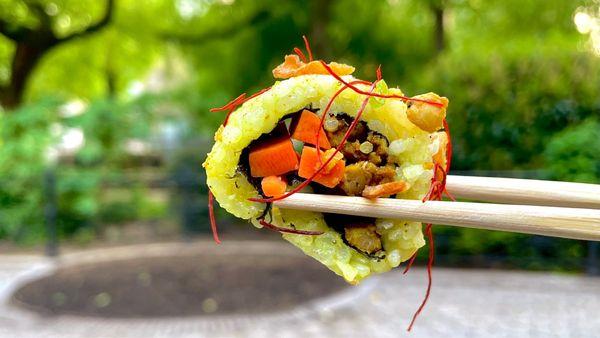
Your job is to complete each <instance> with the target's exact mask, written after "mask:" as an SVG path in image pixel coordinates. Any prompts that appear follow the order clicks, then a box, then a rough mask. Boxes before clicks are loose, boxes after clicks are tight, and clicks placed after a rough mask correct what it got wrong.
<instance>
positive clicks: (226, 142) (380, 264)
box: [203, 55, 450, 284]
mask: <svg viewBox="0 0 600 338" xmlns="http://www.w3.org/2000/svg"><path fill="white" fill-rule="evenodd" d="M311 59H312V57H311ZM353 71H354V67H351V66H348V65H344V64H339V63H334V62H332V63H329V64H327V63H325V62H323V61H312V60H310V61H309V60H307V59H306V58H305V57H304V56H303V55H288V56H286V58H285V62H284V63H282V64H281V65H280V66H278V67H277V68H275V70H274V71H273V74H274V76H275V77H276V78H278V81H277V82H275V84H274V85H273V86H272V87H270V88H267V89H265V90H263V91H260V92H259V93H257V94H255V95H253V96H251V97H246V96H245V95H242V96H240V97H238V98H237V99H236V100H234V101H232V102H231V103H229V104H228V105H225V106H224V107H222V108H220V109H216V110H222V111H227V112H228V115H227V118H226V120H225V122H224V123H223V125H221V126H220V127H219V129H218V130H217V132H216V134H215V137H214V140H215V143H214V145H213V147H212V150H211V151H210V153H209V154H208V156H207V159H206V161H205V162H204V164H203V166H204V168H205V170H206V174H207V184H208V187H209V189H210V192H211V194H212V195H211V196H209V198H210V201H211V202H212V198H213V196H214V198H215V199H216V200H217V201H218V202H219V204H220V206H221V207H223V208H224V209H225V210H227V211H228V212H229V213H231V214H233V215H235V216H236V217H239V218H242V219H245V220H249V221H250V222H251V223H252V224H253V225H254V226H255V227H257V228H265V227H266V228H270V229H272V230H276V231H279V232H281V234H282V237H283V238H284V239H285V240H287V241H289V242H290V243H292V244H293V245H295V246H297V247H298V248H299V249H300V250H302V251H303V252H304V253H305V254H307V255H309V256H311V257H313V258H314V259H316V260H318V261H319V262H321V263H322V264H324V265H325V266H327V267H328V268H329V269H331V270H332V271H333V272H335V273H336V274H338V275H340V276H342V277H343V278H344V279H345V280H346V281H348V282H349V283H352V284H357V283H359V282H360V281H361V280H362V279H364V278H365V277H367V276H369V275H371V274H376V273H382V272H386V271H389V270H391V269H393V268H395V267H397V266H399V265H400V264H401V263H402V262H405V261H407V260H410V259H411V258H413V257H414V255H415V253H416V252H417V250H418V249H419V248H421V247H423V246H424V245H425V239H424V236H423V231H422V224H421V223H419V222H412V221H403V220H397V219H375V218H368V217H357V216H341V215H333V214H323V213H318V212H310V211H298V210H287V209H280V208H278V207H277V205H276V204H273V203H272V202H274V201H276V200H277V199H282V198H285V197H287V196H289V195H290V194H293V193H295V192H298V191H301V192H303V193H318V194H333V195H347V196H363V197H365V198H403V199H418V200H428V199H436V198H439V197H440V196H441V192H442V191H443V189H444V188H443V187H444V183H445V176H446V172H447V170H448V167H449V162H450V158H449V157H450V156H449V154H450V152H449V148H450V144H449V136H448V133H447V125H446V120H445V117H446V107H447V105H448V100H447V99H446V98H445V97H441V96H438V95H436V94H434V93H427V94H423V95H418V96H414V97H406V96H404V94H403V92H402V91H401V90H400V89H398V88H392V87H390V86H388V84H387V83H386V82H385V80H383V79H382V78H381V73H380V72H379V71H378V73H377V79H376V80H374V81H372V82H371V81H364V80H358V79H356V78H354V77H353V76H352V75H351V74H352V73H353Z"/></svg>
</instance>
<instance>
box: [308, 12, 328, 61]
mask: <svg viewBox="0 0 600 338" xmlns="http://www.w3.org/2000/svg"><path fill="white" fill-rule="evenodd" d="M332 5H333V0H312V1H311V3H310V18H309V20H310V22H311V27H310V35H309V36H307V38H308V39H309V41H310V43H311V49H312V51H313V54H315V56H316V58H317V59H323V60H329V59H331V54H332V50H331V47H330V45H329V43H330V39H329V36H328V35H327V25H328V24H329V20H330V19H331V7H332Z"/></svg>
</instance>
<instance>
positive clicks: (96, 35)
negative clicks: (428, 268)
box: [0, 0, 600, 271]
mask: <svg viewBox="0 0 600 338" xmlns="http://www.w3.org/2000/svg"><path fill="white" fill-rule="evenodd" d="M303 34H306V35H307V37H308V38H309V40H310V42H311V44H312V48H313V52H314V54H315V55H316V57H317V58H323V59H325V60H338V61H341V62H345V63H349V64H352V65H355V66H357V74H356V75H357V76H359V77H364V78H366V79H370V78H372V77H373V74H374V70H375V68H376V67H377V65H379V64H381V65H382V66H383V72H384V75H385V78H386V80H387V81H388V83H391V84H397V85H398V86H400V87H401V88H402V89H403V90H404V92H405V93H407V94H409V95H415V94H419V93H422V92H426V91H435V92H438V93H440V94H443V95H445V96H447V97H449V98H450V100H451V104H450V110H449V118H448V120H449V123H450V126H451V128H452V133H453V143H454V149H455V150H454V161H453V171H454V172H455V173H458V174H467V175H500V176H512V177H526V178H541V179H558V180H567V181H577V182H592V183H594V182H595V183H599V182H600V96H599V95H598V93H600V2H599V1H598V0H581V1H575V0H573V1H571V0H537V1H521V0H489V1H483V0H427V1H418V0H387V1H382V0H380V1H362V0H311V1H274V0H262V1H250V0H151V1H144V2H140V1H134V0H2V1H0V104H1V108H0V242H1V243H2V244H0V250H3V251H10V250H22V249H23V248H25V249H26V250H42V249H43V248H44V247H45V246H46V250H47V251H48V253H49V254H56V253H57V250H58V248H60V247H57V243H60V245H62V246H66V247H69V246H75V247H79V246H83V247H85V246H93V247H95V246H102V245H111V244H118V243H129V242H136V243H137V242H144V241H150V242H152V241H162V240H168V239H176V240H178V239H181V238H184V239H185V238H195V236H206V235H207V234H208V231H209V226H208V218H207V215H208V213H207V208H206V202H207V198H206V192H207V189H206V186H205V177H204V172H203V170H202V168H201V163H202V162H203V160H204V157H205V154H206V153H207V151H208V150H209V149H210V146H211V143H212V135H213V133H214V131H215V130H216V128H217V127H218V125H219V124H220V122H221V120H222V119H223V117H224V116H223V115H222V114H221V113H209V111H208V110H209V108H211V107H216V106H220V105H222V104H224V103H225V102H227V101H229V100H230V99H231V98H233V97H235V96H237V95H238V94H240V93H242V92H249V93H252V92H255V91H257V90H259V89H261V88H263V87H266V86H269V85H270V84H272V83H273V81H274V80H273V78H272V76H271V69H273V67H274V66H276V65H277V64H279V63H280V62H282V60H283V55H285V54H286V53H290V52H291V50H292V48H293V47H294V46H302V40H301V36H302V35H303ZM218 216H219V223H220V226H221V229H222V232H223V235H222V238H223V239H224V240H225V241H227V240H228V238H229V239H231V238H245V236H263V232H260V231H258V230H255V229H253V228H251V227H250V226H249V225H248V224H241V223H240V222H239V221H236V220H234V219H232V218H230V217H229V216H227V215H226V213H224V212H220V213H219V215H218ZM435 232H436V234H437V238H438V241H437V253H438V262H439V264H446V265H472V266H493V267H509V268H526V269H542V270H560V271H584V270H585V269H586V267H587V268H588V269H590V265H589V262H590V259H595V258H594V250H597V249H594V246H593V245H588V243H585V242H581V241H574V240H561V239H550V238H544V237H538V236H526V235H518V234H509V233H502V232H489V231H478V230H467V229H456V228H450V227H443V226H436V227H435ZM264 236H267V237H265V238H273V236H271V234H265V235H264ZM269 236H271V237H269ZM275 237H276V235H275ZM424 253H425V252H423V254H424ZM592 268H593V267H592Z"/></svg>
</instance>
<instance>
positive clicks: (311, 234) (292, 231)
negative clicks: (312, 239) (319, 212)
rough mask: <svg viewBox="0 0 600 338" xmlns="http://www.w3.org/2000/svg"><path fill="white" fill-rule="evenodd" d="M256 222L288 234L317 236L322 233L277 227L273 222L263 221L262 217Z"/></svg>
mask: <svg viewBox="0 0 600 338" xmlns="http://www.w3.org/2000/svg"><path fill="white" fill-rule="evenodd" d="M258 222H259V223H260V224H261V225H262V226H264V227H265V228H267V229H271V230H275V231H278V232H286V233H290V234H296V235H308V236H318V235H322V234H324V232H323V231H311V230H297V229H291V228H282V227H278V226H276V225H274V224H271V223H267V222H265V220H264V219H261V220H259V221H258Z"/></svg>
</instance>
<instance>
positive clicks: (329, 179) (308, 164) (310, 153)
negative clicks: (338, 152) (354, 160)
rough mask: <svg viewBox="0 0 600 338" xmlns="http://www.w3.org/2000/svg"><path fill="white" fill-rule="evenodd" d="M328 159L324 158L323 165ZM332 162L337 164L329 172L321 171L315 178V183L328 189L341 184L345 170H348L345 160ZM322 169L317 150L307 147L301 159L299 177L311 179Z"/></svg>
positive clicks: (303, 150)
mask: <svg viewBox="0 0 600 338" xmlns="http://www.w3.org/2000/svg"><path fill="white" fill-rule="evenodd" d="M330 156H331V155H330ZM328 158H329V157H327V158H324V159H323V163H325V162H326V161H327V159H328ZM331 161H332V162H333V161H336V163H335V166H333V167H332V168H331V169H330V170H329V172H327V173H325V172H324V171H321V172H320V173H319V174H317V175H316V176H315V177H314V178H313V181H315V182H317V183H319V184H321V185H324V186H326V187H328V188H333V187H335V186H336V185H338V184H339V183H340V181H341V180H342V178H344V170H345V169H346V162H345V161H344V160H343V159H336V158H334V159H332V160H331ZM330 163H331V162H330ZM320 167H321V163H320V162H319V155H318V154H317V149H316V148H313V147H308V146H305V147H304V148H303V149H302V156H301V157H300V168H299V169H298V176H300V177H302V178H310V177H311V176H312V175H313V174H314V173H315V172H317V170H318V169H319V168H320Z"/></svg>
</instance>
